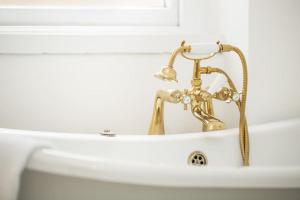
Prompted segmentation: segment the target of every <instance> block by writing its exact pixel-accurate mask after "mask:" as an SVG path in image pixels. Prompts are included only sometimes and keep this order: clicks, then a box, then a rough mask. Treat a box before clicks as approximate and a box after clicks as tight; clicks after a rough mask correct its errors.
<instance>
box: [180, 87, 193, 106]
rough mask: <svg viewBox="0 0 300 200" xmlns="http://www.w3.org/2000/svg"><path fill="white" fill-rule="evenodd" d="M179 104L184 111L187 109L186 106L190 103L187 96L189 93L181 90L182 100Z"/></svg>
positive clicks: (189, 98)
mask: <svg viewBox="0 0 300 200" xmlns="http://www.w3.org/2000/svg"><path fill="white" fill-rule="evenodd" d="M181 102H182V103H183V105H184V107H183V109H184V110H187V109H188V104H190V103H191V96H190V95H189V91H188V90H187V89H185V90H183V95H182V99H181Z"/></svg>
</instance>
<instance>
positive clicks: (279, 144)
mask: <svg viewBox="0 0 300 200" xmlns="http://www.w3.org/2000/svg"><path fill="white" fill-rule="evenodd" d="M1 131H2V132H4V131H5V132H6V133H9V134H16V135H24V136H26V137H30V138H35V139H38V140H42V141H45V142H47V143H48V144H50V146H51V148H43V149H40V150H37V151H36V152H35V153H34V154H33V155H32V156H31V158H30V160H29V161H28V164H27V166H26V168H25V170H24V172H23V174H22V178H21V186H20V192H19V199H21V200H60V199H61V200H69V199H70V200H77V199H78V200H82V199H85V200H90V199H91V200H94V199H95V200H96V199H97V200H99V199H105V200H108V199H130V200H135V199H136V200H138V199H139V200H141V199H145V200H146V199H147V200H148V199H151V200H152V199H153V200H160V199H164V200H177V199H178V200H188V199H208V200H211V199H223V200H224V199H230V200H233V199H249V200H250V199H251V200H252V199H256V200H257V199H264V200H267V199H272V200H275V199H280V200H282V199H285V200H287V199H300V155H299V154H300V118H299V119H291V120H287V121H280V122H273V123H268V124H262V125H257V126H251V127H249V136H250V166H249V167H242V166H241V164H242V163H241V160H242V159H241V155H240V147H239V139H238V129H228V130H223V131H215V132H208V133H207V132H206V133H184V134H176V135H175V134H173V135H172V134H170V135H164V136H149V135H115V136H114V137H111V136H110V137H108V136H105V135H100V134H68V133H67V134H64V133H50V132H36V131H24V130H12V129H1ZM195 151H196V152H198V151H199V152H201V153H202V154H201V155H202V156H203V157H202V158H198V159H200V160H201V159H205V162H206V165H205V166H204V164H203V162H201V164H203V165H195V163H194V162H196V163H197V161H195V160H194V161H192V160H191V154H192V153H193V152H195ZM189 163H190V164H189ZM198 164H199V162H198Z"/></svg>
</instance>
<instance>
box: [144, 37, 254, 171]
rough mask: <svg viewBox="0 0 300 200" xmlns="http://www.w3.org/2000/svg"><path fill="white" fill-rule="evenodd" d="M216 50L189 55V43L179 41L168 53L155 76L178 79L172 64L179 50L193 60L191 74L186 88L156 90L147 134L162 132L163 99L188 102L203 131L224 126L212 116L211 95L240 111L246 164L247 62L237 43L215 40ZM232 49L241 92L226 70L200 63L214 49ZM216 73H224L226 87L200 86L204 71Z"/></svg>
mask: <svg viewBox="0 0 300 200" xmlns="http://www.w3.org/2000/svg"><path fill="white" fill-rule="evenodd" d="M217 45H218V47H219V48H218V51H216V52H212V53H210V54H209V55H205V56H201V57H190V56H188V55H187V54H188V53H190V52H191V51H192V46H191V45H186V44H185V41H183V42H182V43H181V45H180V47H178V48H177V49H176V50H175V51H174V52H173V53H172V55H171V57H170V59H169V62H168V64H167V65H166V66H164V67H163V68H162V69H161V71H160V72H159V73H157V74H155V77H157V78H160V79H162V80H167V81H175V82H178V80H177V77H176V71H175V69H174V67H173V65H174V62H175V59H176V57H177V56H178V55H179V54H180V55H181V56H182V57H184V58H186V59H188V60H192V61H193V62H194V70H193V75H192V81H191V85H192V87H191V88H190V89H184V90H167V91H165V90H159V91H157V93H156V96H155V102H154V109H153V114H152V120H151V124H150V128H149V134H150V135H164V134H165V129H164V102H169V103H176V104H177V103H182V104H183V105H184V110H187V108H188V105H190V108H191V112H192V114H193V115H194V116H195V117H196V118H197V119H199V120H200V121H201V122H202V124H203V126H202V130H203V131H205V132H206V131H215V130H222V129H225V124H224V122H222V121H221V120H219V119H217V118H216V117H215V116H214V110H213V102H212V100H213V99H217V100H221V101H226V102H235V104H236V105H237V107H238V109H239V111H240V126H239V130H240V131H239V138H240V147H241V154H242V158H243V165H244V166H248V165H249V139H248V127H247V122H246V117H245V107H246V95H247V64H246V60H245V57H244V55H243V53H242V52H241V50H239V49H238V48H237V47H234V46H232V45H228V44H221V43H220V42H217ZM229 51H233V52H235V53H237V54H238V56H239V58H240V60H241V63H242V67H243V88H242V92H241V94H240V93H239V92H238V91H237V89H236V87H235V85H234V83H233V81H232V80H231V78H230V77H229V76H228V74H227V73H226V72H225V71H223V70H222V69H220V68H218V67H211V66H201V61H202V60H206V59H210V58H212V57H214V56H215V55H216V54H218V53H222V52H229ZM211 73H218V74H222V75H223V76H225V78H226V79H227V83H228V86H229V87H222V88H221V89H220V90H219V91H217V92H214V93H213V94H211V93H209V92H208V90H207V89H203V88H202V79H201V76H202V75H205V74H211Z"/></svg>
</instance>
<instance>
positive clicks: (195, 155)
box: [188, 151, 207, 166]
mask: <svg viewBox="0 0 300 200" xmlns="http://www.w3.org/2000/svg"><path fill="white" fill-rule="evenodd" d="M188 164H189V165H194V166H204V165H207V158H206V156H205V155H204V153H202V152H201V151H194V152H192V153H191V154H190V156H189V157H188Z"/></svg>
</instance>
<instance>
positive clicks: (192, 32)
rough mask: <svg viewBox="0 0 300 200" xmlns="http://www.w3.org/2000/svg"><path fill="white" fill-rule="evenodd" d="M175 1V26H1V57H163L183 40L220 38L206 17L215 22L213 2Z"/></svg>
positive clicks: (212, 39)
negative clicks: (97, 55) (151, 55)
mask: <svg viewBox="0 0 300 200" xmlns="http://www.w3.org/2000/svg"><path fill="white" fill-rule="evenodd" d="M175 1H177V3H178V24H177V25H171V26H170V25H162V26H157V25H156V26H142V25H141V26H49V25H43V26H40V25H39V26H32V25H31V26H29V25H26V26H13V25H5V26H3V25H2V26H1V25H0V44H1V45H0V55H15V54H21V55H30V54H33V55H44V54H50V55H52V54H59V55H68V54H84V55H86V54H165V53H171V51H172V49H174V48H175V47H177V45H178V44H180V42H181V41H182V40H183V39H185V40H187V41H197V42H204V43H207V42H208V41H212V42H215V41H217V40H219V39H220V40H222V39H223V38H222V37H221V38H220V37H219V35H215V33H217V32H218V31H217V30H215V29H216V28H218V26H215V24H214V23H213V22H210V23H207V18H210V20H212V21H216V20H218V18H217V16H218V15H217V14H218V13H219V10H218V9H215V6H214V4H213V3H211V2H210V1H206V0H189V1H186V0H175ZM207 7H212V8H213V9H214V12H212V10H211V9H207ZM216 22H217V21H216ZM195 24H198V25H197V26H195ZM199 24H200V25H201V26H199Z"/></svg>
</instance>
